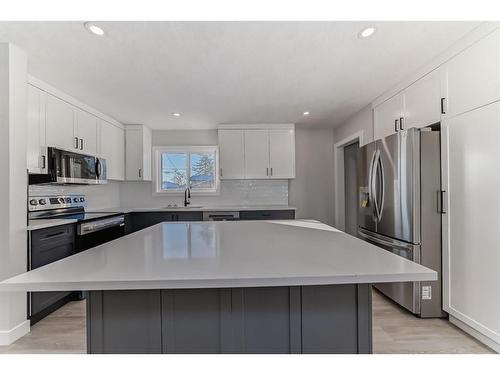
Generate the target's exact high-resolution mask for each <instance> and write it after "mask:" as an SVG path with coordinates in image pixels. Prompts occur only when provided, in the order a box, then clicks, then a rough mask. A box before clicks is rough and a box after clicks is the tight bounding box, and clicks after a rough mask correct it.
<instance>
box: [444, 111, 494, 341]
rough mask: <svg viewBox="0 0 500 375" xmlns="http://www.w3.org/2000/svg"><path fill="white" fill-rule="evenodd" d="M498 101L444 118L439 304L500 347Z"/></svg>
mask: <svg viewBox="0 0 500 375" xmlns="http://www.w3.org/2000/svg"><path fill="white" fill-rule="evenodd" d="M499 144H500V103H499V102H496V103H493V104H490V105H487V106H484V107H481V108H478V109H475V110H473V111H470V112H467V113H464V114H462V115H458V116H455V117H453V118H451V119H448V120H444V121H443V122H442V155H443V190H445V191H446V192H447V198H446V200H445V202H446V205H445V210H446V214H445V215H444V216H443V295H444V298H443V305H444V306H443V308H444V309H445V310H446V311H447V312H448V313H449V314H450V315H451V316H453V317H454V318H456V319H458V320H460V321H462V322H464V323H465V324H467V325H469V326H470V327H472V328H474V329H475V330H476V331H478V332H480V333H481V334H482V335H484V336H486V337H487V338H489V339H490V340H492V341H493V342H496V343H497V344H498V348H500V272H499V265H500V245H499V241H498V228H500V216H499V212H500V200H499V199H497V196H498V189H499V186H500V173H499V172H498V170H497V164H498V163H497V161H499V160H500V147H499V146H498V145H499Z"/></svg>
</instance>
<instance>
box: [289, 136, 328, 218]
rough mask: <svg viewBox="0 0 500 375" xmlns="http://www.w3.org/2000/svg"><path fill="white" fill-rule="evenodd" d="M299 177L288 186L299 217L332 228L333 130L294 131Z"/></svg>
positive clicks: (291, 202) (297, 174)
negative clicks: (319, 222)
mask: <svg viewBox="0 0 500 375" xmlns="http://www.w3.org/2000/svg"><path fill="white" fill-rule="evenodd" d="M295 155H296V159H295V160H296V161H295V165H296V178H295V179H292V180H290V183H289V198H290V199H289V201H290V205H292V206H296V207H297V211H296V217H297V218H300V219H315V220H319V221H321V222H323V223H326V224H330V225H333V129H325V128H310V129H308V128H305V127H297V128H296V129H295Z"/></svg>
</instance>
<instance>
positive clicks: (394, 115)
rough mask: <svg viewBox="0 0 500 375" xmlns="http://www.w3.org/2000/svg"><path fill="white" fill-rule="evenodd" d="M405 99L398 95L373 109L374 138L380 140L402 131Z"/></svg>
mask: <svg viewBox="0 0 500 375" xmlns="http://www.w3.org/2000/svg"><path fill="white" fill-rule="evenodd" d="M403 111H404V98H403V95H402V94H398V95H396V96H393V97H392V98H390V99H388V100H387V101H385V102H383V103H382V104H380V105H378V106H377V107H375V108H374V109H373V121H374V125H373V133H374V134H373V136H374V139H380V138H384V137H387V136H388V135H391V134H394V133H396V132H397V131H399V129H400V127H399V126H400V121H401V118H402V117H403Z"/></svg>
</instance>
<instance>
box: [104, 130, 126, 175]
mask: <svg viewBox="0 0 500 375" xmlns="http://www.w3.org/2000/svg"><path fill="white" fill-rule="evenodd" d="M99 133H100V134H99V135H100V136H99V141H100V155H101V156H102V157H103V158H104V159H106V163H107V178H108V179H109V180H119V181H122V180H124V179H125V131H124V130H123V129H121V128H119V127H118V126H115V125H113V124H110V123H109V122H107V121H104V120H101V124H100V129H99Z"/></svg>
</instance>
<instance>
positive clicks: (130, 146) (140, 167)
mask: <svg viewBox="0 0 500 375" xmlns="http://www.w3.org/2000/svg"><path fill="white" fill-rule="evenodd" d="M125 153H126V154H125V176H126V179H127V180H132V181H134V180H142V179H143V176H144V162H143V152H142V130H140V129H126V130H125Z"/></svg>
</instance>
